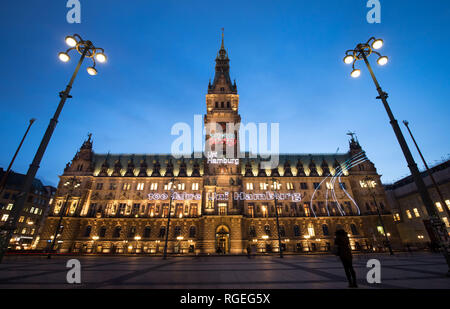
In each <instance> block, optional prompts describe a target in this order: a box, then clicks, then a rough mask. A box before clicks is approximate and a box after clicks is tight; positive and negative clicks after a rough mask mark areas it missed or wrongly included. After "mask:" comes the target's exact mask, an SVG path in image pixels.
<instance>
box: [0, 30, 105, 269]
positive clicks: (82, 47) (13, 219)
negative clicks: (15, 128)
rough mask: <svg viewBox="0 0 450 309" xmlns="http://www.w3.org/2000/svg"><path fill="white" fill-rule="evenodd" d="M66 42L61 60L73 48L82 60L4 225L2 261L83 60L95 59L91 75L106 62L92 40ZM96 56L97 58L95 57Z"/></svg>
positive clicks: (0, 244) (70, 38)
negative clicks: (66, 47) (66, 46)
mask: <svg viewBox="0 0 450 309" xmlns="http://www.w3.org/2000/svg"><path fill="white" fill-rule="evenodd" d="M65 41H66V44H67V45H69V47H70V48H69V49H68V50H66V51H65V52H60V53H59V54H58V57H59V59H60V60H61V61H63V62H67V61H69V60H70V56H69V52H70V51H72V50H76V51H77V52H78V53H79V54H80V55H81V57H80V60H79V61H78V64H77V66H76V68H75V72H74V73H73V74H72V77H71V79H70V81H69V84H68V85H67V87H66V89H65V90H64V91H61V92H60V93H59V96H60V98H61V100H60V102H59V105H58V107H57V108H56V111H55V114H54V115H53V118H51V119H50V123H49V124H48V127H47V130H46V131H45V134H44V137H43V138H42V140H41V143H40V145H39V148H38V150H37V152H36V154H35V156H34V159H33V161H32V163H31V164H30V167H29V168H28V171H27V175H26V176H25V180H24V182H23V184H22V188H21V192H20V194H19V195H18V197H17V200H16V201H15V202H14V206H13V209H12V210H11V212H10V215H9V218H8V221H7V222H6V223H5V224H4V225H3V226H2V233H1V235H0V262H1V261H2V259H3V256H4V254H5V253H6V251H7V250H8V245H9V242H10V239H11V236H12V234H13V232H14V230H15V229H16V227H17V222H18V219H19V216H20V213H21V212H22V210H23V208H24V206H25V201H26V198H27V195H28V192H29V191H30V189H31V187H32V184H33V181H34V178H35V177H36V173H37V171H38V169H39V164H40V163H41V160H42V157H43V156H44V153H45V150H46V149H47V146H48V143H49V142H50V139H51V137H52V135H53V131H54V130H55V127H56V124H57V123H58V118H59V115H60V113H61V111H62V109H63V107H64V104H65V102H66V100H67V98H71V97H72V96H71V95H70V90H71V89H72V85H73V82H74V81H75V77H76V76H77V74H78V71H79V69H80V67H81V64H82V62H83V60H84V59H85V58H86V57H88V58H91V59H92V61H93V63H94V64H93V66H90V67H88V68H87V72H88V73H89V74H90V75H96V74H97V70H96V69H95V60H97V61H98V62H105V61H106V56H105V54H104V50H103V48H97V47H95V46H94V45H93V44H92V42H91V41H86V40H83V39H82V38H81V36H79V35H78V34H74V35H73V36H67V37H66V39H65ZM94 58H95V59H94Z"/></svg>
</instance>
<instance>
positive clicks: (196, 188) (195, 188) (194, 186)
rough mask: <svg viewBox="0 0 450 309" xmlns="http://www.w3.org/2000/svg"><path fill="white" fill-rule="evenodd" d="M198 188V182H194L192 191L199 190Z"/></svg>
mask: <svg viewBox="0 0 450 309" xmlns="http://www.w3.org/2000/svg"><path fill="white" fill-rule="evenodd" d="M197 190H198V182H194V183H193V184H192V191H197Z"/></svg>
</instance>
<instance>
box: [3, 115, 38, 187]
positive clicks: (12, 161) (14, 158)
mask: <svg viewBox="0 0 450 309" xmlns="http://www.w3.org/2000/svg"><path fill="white" fill-rule="evenodd" d="M35 120H36V119H34V118H32V119H30V123H29V124H28V128H27V130H26V131H25V134H24V135H23V137H22V140H21V141H20V144H19V147H17V150H16V152H15V153H14V156H13V157H12V159H11V162H10V163H9V165H8V168H7V169H6V172H5V174H3V177H2V180H1V181H0V193H2V191H3V188H4V187H5V183H6V180H7V179H8V175H9V172H10V171H11V167H12V165H13V163H14V161H15V160H16V157H17V154H18V153H19V150H20V148H22V144H23V141H24V140H25V137H27V135H28V131H30V128H31V125H32V124H33V122H34V121H35Z"/></svg>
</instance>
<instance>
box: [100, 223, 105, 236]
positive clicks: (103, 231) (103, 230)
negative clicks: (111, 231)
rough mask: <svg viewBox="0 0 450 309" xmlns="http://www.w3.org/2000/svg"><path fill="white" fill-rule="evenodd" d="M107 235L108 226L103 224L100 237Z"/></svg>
mask: <svg viewBox="0 0 450 309" xmlns="http://www.w3.org/2000/svg"><path fill="white" fill-rule="evenodd" d="M105 235H106V227H105V226H102V227H101V228H100V233H99V237H101V238H104V237H105Z"/></svg>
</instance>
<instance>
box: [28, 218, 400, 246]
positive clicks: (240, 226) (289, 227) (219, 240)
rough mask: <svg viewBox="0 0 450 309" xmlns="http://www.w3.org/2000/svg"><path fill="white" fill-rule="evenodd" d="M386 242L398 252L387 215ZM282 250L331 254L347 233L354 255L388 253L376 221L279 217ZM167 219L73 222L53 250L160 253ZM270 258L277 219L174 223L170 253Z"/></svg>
mask: <svg viewBox="0 0 450 309" xmlns="http://www.w3.org/2000/svg"><path fill="white" fill-rule="evenodd" d="M383 219H384V224H385V227H386V234H387V236H388V239H389V240H390V242H391V243H392V246H393V247H394V249H395V248H400V239H399V237H398V233H397V230H396V228H395V226H394V224H393V220H392V217H391V216H390V215H385V216H383ZM47 220H48V222H47V224H46V226H45V229H44V230H43V231H42V234H41V237H40V239H39V242H38V245H37V249H39V250H45V249H47V248H49V247H50V243H51V242H52V240H53V235H54V233H55V230H56V225H57V222H58V220H59V218H56V217H49V218H48V219H47ZM279 222H280V224H279V225H280V236H281V246H282V248H283V250H284V252H286V253H312V252H314V253H320V252H322V253H326V252H331V250H332V246H333V240H334V232H335V231H336V230H337V229H341V228H342V229H344V230H345V231H347V232H348V235H349V238H350V243H351V247H352V249H353V250H355V251H384V242H385V240H386V236H385V234H384V233H385V231H384V230H383V229H382V228H381V226H380V224H379V220H378V217H377V216H345V217H317V218H306V217H281V218H280V220H279ZM166 231H167V218H74V217H67V218H64V219H63V221H62V229H61V233H60V234H59V235H58V237H57V239H56V246H55V249H56V250H57V251H58V252H61V253H79V254H92V253H96V254H155V255H157V254H162V253H163V250H164V244H165V235H166ZM247 249H249V250H251V252H252V253H255V254H256V253H259V254H266V253H274V252H279V244H278V229H277V225H276V219H275V218H248V217H243V216H240V215H235V216H202V217H199V218H172V219H171V222H170V228H169V240H168V250H167V251H168V253H170V254H186V255H199V254H246V253H247Z"/></svg>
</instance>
